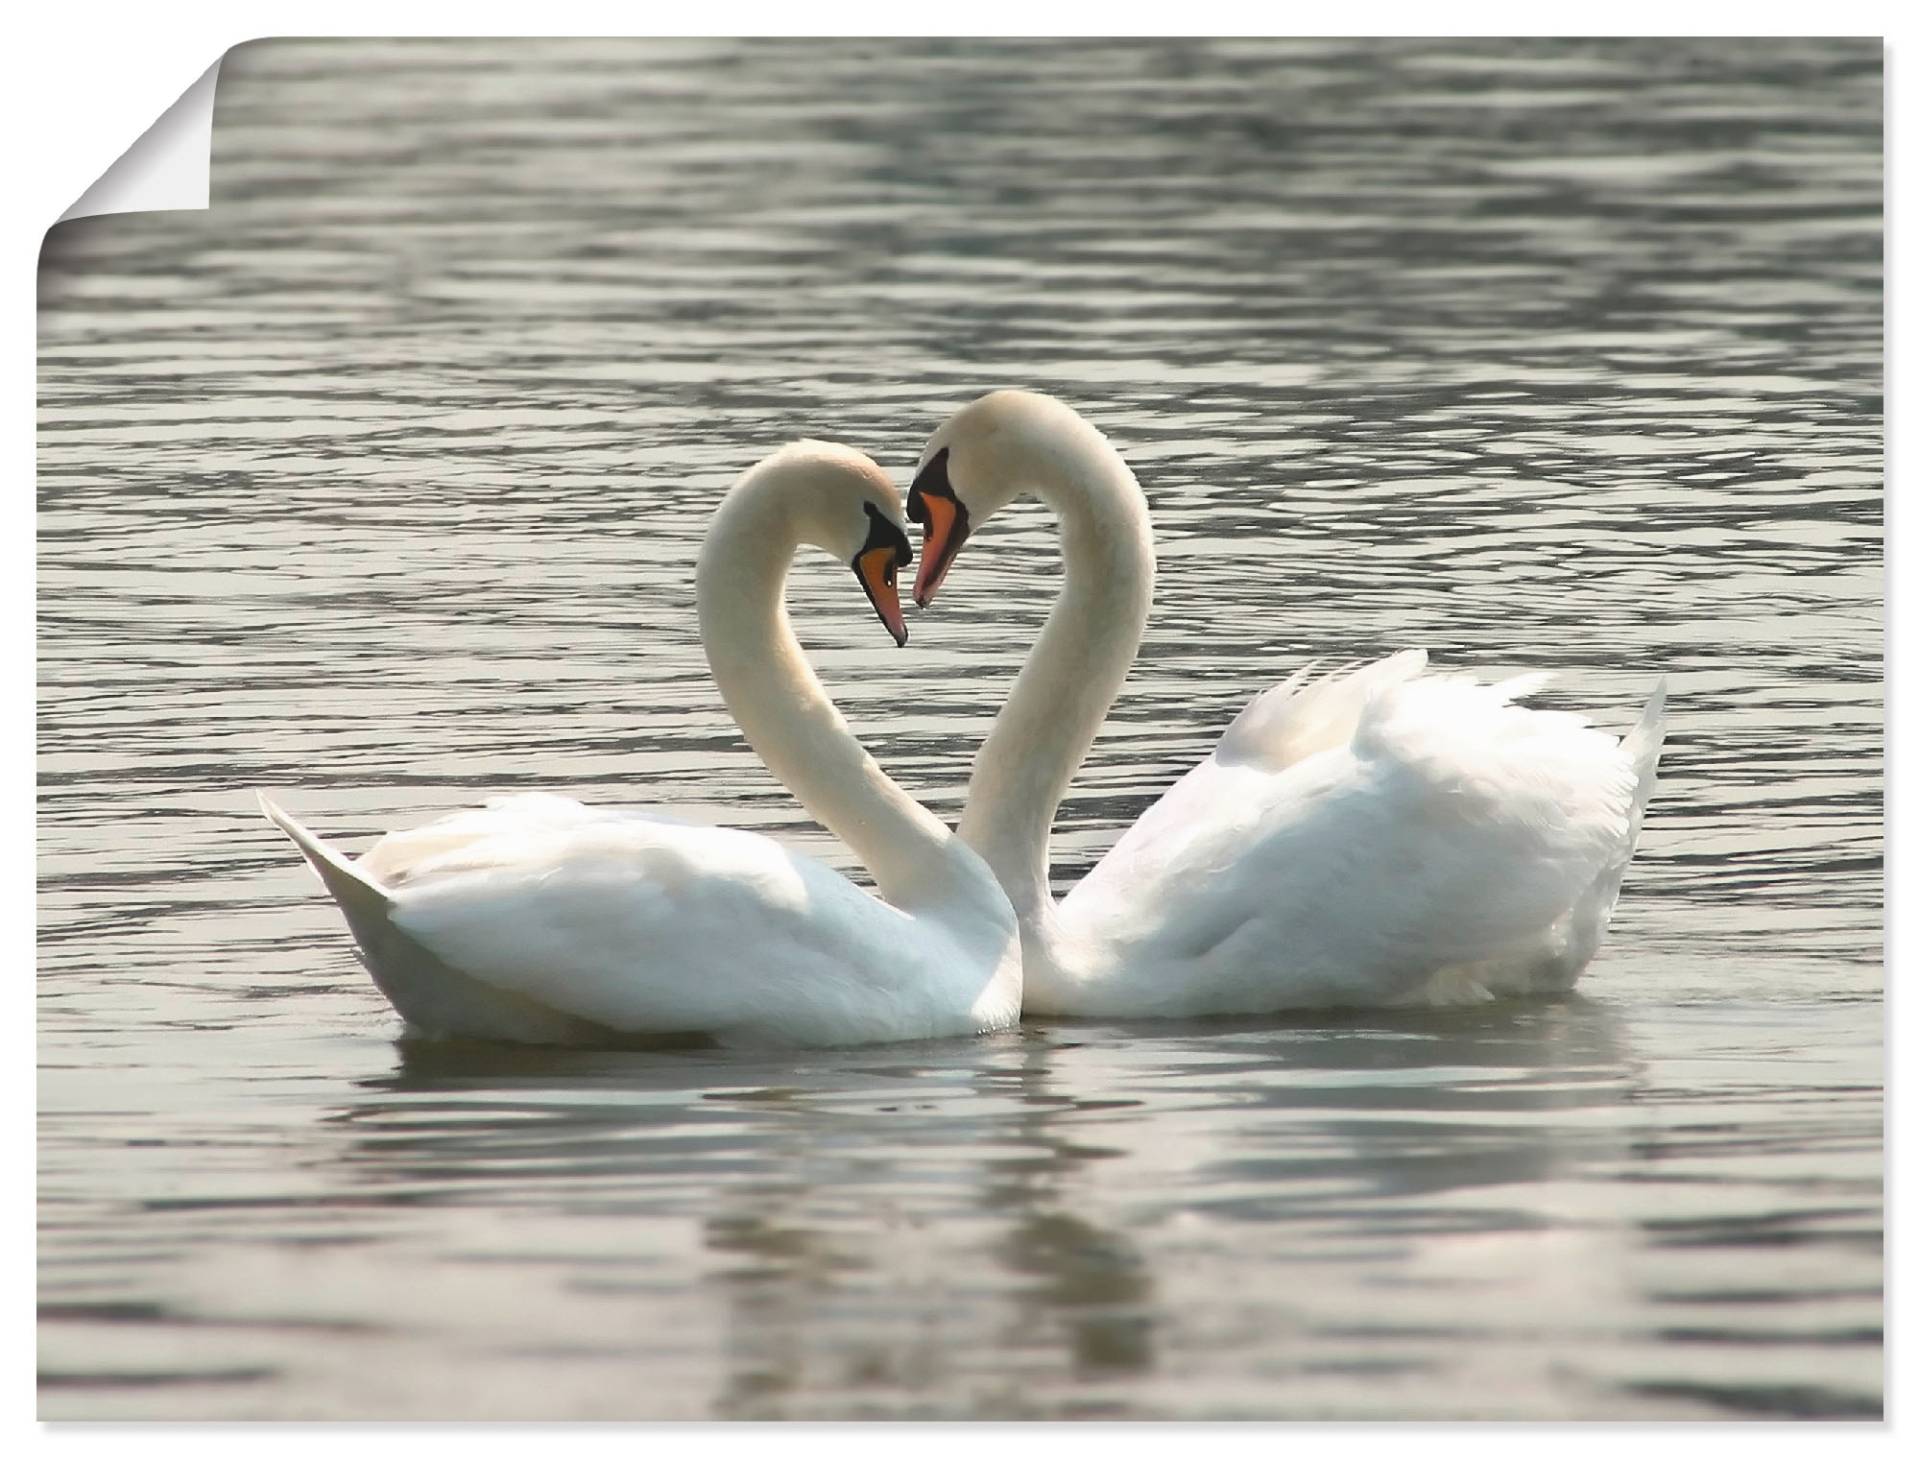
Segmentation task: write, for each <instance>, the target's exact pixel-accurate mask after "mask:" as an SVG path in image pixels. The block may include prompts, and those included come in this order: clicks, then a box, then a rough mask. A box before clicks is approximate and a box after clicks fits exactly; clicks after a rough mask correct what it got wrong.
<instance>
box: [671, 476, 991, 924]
mask: <svg viewBox="0 0 1920 1458" xmlns="http://www.w3.org/2000/svg"><path fill="white" fill-rule="evenodd" d="M750 485H751V483H750V482H749V483H745V486H746V487H750ZM797 546H798V542H797V540H796V537H795V535H794V534H793V532H792V531H791V530H790V529H787V527H786V524H785V523H784V522H783V521H782V520H781V519H780V515H779V512H778V509H777V501H767V502H763V501H761V500H757V499H756V497H755V493H753V492H752V491H751V489H743V488H736V489H735V490H734V492H733V493H731V494H730V495H729V496H728V498H727V499H726V501H725V502H723V503H722V505H721V507H720V510H719V513H718V514H717V515H716V517H715V519H714V523H713V526H712V527H711V528H710V529H709V531H708V533H707V538H706V542H705V543H704V545H703V546H702V548H701V552H700V561H699V566H698V569H697V572H696V579H695V589H696V596H697V598H698V603H699V616H700V637H701V642H702V644H703V646H704V647H705V649H706V653H707V662H708V665H709V666H710V668H711V669H712V671H713V677H714V682H715V683H716V684H718V685H719V688H720V696H721V698H723V699H724V700H725V701H726V705H727V708H728V710H729V711H730V712H731V713H732V715H733V717H734V720H735V722H736V723H737V724H738V725H739V726H740V731H741V733H742V734H743V735H744V736H745V737H746V741H747V743H748V744H749V745H750V746H752V748H753V750H754V752H755V753H757V754H758V755H759V756H760V758H761V759H762V760H763V761H764V762H765V764H766V766H767V768H768V769H769V770H770V771H772V773H773V775H774V777H775V778H776V779H778V780H779V781H780V782H781V783H782V784H784V785H785V786H786V787H787V788H788V789H789V790H791V791H792V792H793V794H794V796H795V797H796V798H797V799H798V800H799V801H800V803H801V804H802V805H804V806H805V807H806V810H807V813H808V814H809V815H811V816H813V818H814V819H815V820H817V821H819V822H820V824H822V825H823V826H825V827H826V828H827V829H828V830H829V831H830V832H832V833H833V834H834V835H835V836H837V837H838V838H839V839H840V840H841V841H842V842H843V843H844V844H845V845H846V846H847V847H848V848H849V849H850V850H852V851H853V853H854V854H855V855H856V856H858V857H859V859H860V862H861V864H862V865H864V866H865V867H866V868H867V870H868V871H869V872H871V873H872V875H873V878H874V882H875V884H876V885H877V886H878V887H879V888H880V892H881V894H882V895H883V896H885V897H886V898H887V900H889V901H891V902H893V903H894V904H895V905H898V906H905V905H909V904H916V903H917V904H927V903H930V902H934V901H938V900H941V899H943V898H946V899H950V898H951V895H952V892H953V885H954V881H955V878H956V877H957V876H958V877H960V878H962V879H964V875H965V870H964V867H962V866H961V865H960V864H959V863H958V861H957V860H956V857H957V856H958V857H964V858H965V859H966V860H969V861H970V860H971V859H972V858H971V856H969V855H967V853H966V852H965V851H964V850H963V849H962V848H961V847H960V846H959V844H958V843H957V841H956V840H955V838H954V836H953V835H952V833H951V832H950V831H949V830H948V829H947V828H946V826H945V825H943V824H941V822H940V821H939V820H938V819H937V818H936V817H935V816H934V815H933V814H932V813H930V812H929V811H927V810H926V809H924V808H922V807H921V806H920V805H919V804H918V803H917V802H916V801H915V800H914V799H913V798H912V797H911V796H909V795H908V794H906V792H905V791H903V790H901V789H900V788H899V786H897V785H895V784H894V782H893V781H892V780H891V779H889V778H888V777H887V775H886V773H885V772H884V771H883V770H882V769H881V768H880V766H879V765H878V764H877V763H876V762H875V761H874V759H873V757H872V756H871V755H869V754H868V753H867V752H866V750H865V748H863V747H862V746H861V743H860V741H859V740H858V739H857V738H855V737H854V734H853V731H852V730H851V729H849V728H848V727H847V723H846V720H845V719H844V718H842V717H841V715H840V711H839V710H838V709H837V708H835V707H834V704H833V701H832V700H831V699H829V698H828V697H827V693H826V690H825V689H824V688H823V687H822V686H821V684H820V680H819V679H818V678H817V677H816V676H815V675H814V672H813V670H812V668H811V667H810V666H809V665H808V664H807V661H806V657H805V655H804V654H803V653H802V651H801V648H800V643H799V640H798V639H797V638H795V636H794V633H793V627H792V624H791V622H790V621H789V619H788V617H787V610H786V601H785V589H786V580H787V571H788V568H789V567H790V566H791V564H792V560H793V554H794V552H795V550H796V548H797Z"/></svg>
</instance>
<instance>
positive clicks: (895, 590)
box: [853, 532, 907, 648]
mask: <svg viewBox="0 0 1920 1458" xmlns="http://www.w3.org/2000/svg"><path fill="white" fill-rule="evenodd" d="M895 535H896V536H897V535H898V533H897V532H896V533H895ZM902 550H904V548H895V547H892V546H888V545H884V544H883V545H881V546H878V547H868V548H867V549H866V550H865V551H864V552H862V553H861V554H860V555H859V556H857V557H855V558H854V559H853V573H854V576H856V577H858V578H859V579H860V585H861V586H862V587H864V588H865V589H866V590H867V601H868V602H870V603H872V604H873V610H874V612H875V613H877V614H879V617H880V621H881V622H883V623H885V624H886V625H887V631H888V632H889V633H891V634H893V642H894V646H895V647H897V648H904V647H906V646H907V620H906V618H905V617H904V616H903V615H902V614H901V612H900V589H899V587H898V585H897V573H898V570H899V562H900V556H899V554H900V552H901V551H902Z"/></svg>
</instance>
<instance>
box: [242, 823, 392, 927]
mask: <svg viewBox="0 0 1920 1458" xmlns="http://www.w3.org/2000/svg"><path fill="white" fill-rule="evenodd" d="M260 809H261V811H262V812H263V813H264V814H265V815H266V817H267V819H269V820H271V821H272V822H273V823H274V824H275V825H277V826H279V827H280V829H281V830H283V831H284V832H286V836H287V839H289V840H291V841H292V842H293V843H294V845H295V846H296V847H297V848H298V849H299V851H300V854H301V855H303V856H305V857H306V858H307V864H308V865H310V866H312V867H313V869H314V874H316V875H317V876H319V877H320V879H321V881H322V882H324V883H325V885H326V888H327V894H328V895H330V896H332V897H333V899H334V900H335V901H336V902H338V903H339V906H340V909H341V911H343V912H345V913H346V917H347V925H348V926H349V927H351V928H352V929H353V934H354V937H355V939H356V940H358V941H360V942H361V943H362V944H363V945H364V944H365V943H366V941H367V939H368V936H369V934H370V933H372V932H373V931H374V930H375V928H377V927H384V926H385V925H386V924H387V920H388V917H389V915H390V913H391V912H392V910H393V898H392V897H391V896H389V895H388V894H387V892H386V888H385V887H383V886H382V885H381V884H380V883H379V882H378V881H376V880H374V878H373V877H372V876H369V875H368V874H367V873H366V872H365V871H363V870H361V869H360V868H359V867H358V866H356V865H354V863H353V862H352V861H350V860H348V859H347V858H346V857H345V856H343V855H341V854H340V852H338V851H337V850H335V849H334V848H333V847H332V846H330V845H328V844H327V843H326V842H325V841H323V840H322V839H320V837H319V836H317V835H315V834H314V833H313V832H312V831H311V830H308V829H307V827H306V826H304V825H302V824H301V823H300V822H299V821H298V820H295V819H294V818H293V817H292V816H291V815H289V814H287V812H286V811H284V810H282V809H281V808H280V807H279V806H278V805H276V804H274V803H273V801H272V800H270V799H268V798H267V796H266V795H265V794H264V793H261V795H260Z"/></svg>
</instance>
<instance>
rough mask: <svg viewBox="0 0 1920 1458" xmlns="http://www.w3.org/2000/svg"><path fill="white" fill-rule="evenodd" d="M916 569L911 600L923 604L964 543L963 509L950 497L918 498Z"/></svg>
mask: <svg viewBox="0 0 1920 1458" xmlns="http://www.w3.org/2000/svg"><path fill="white" fill-rule="evenodd" d="M915 519H916V520H917V521H919V523H920V570H919V571H918V572H916V573H915V574H914V577H913V600H914V603H915V604H916V605H917V606H920V607H926V606H927V605H928V604H929V603H931V602H932V601H933V595H934V593H936V592H938V591H939V590H940V584H941V583H942V582H944V581H945V580H946V577H947V569H948V568H949V567H951V566H952V565H953V559H954V558H955V557H957V556H958V555H959V554H960V549H961V548H962V547H963V546H965V545H966V542H967V534H968V528H967V518H966V508H965V507H963V506H961V505H960V503H959V502H957V501H955V500H954V499H953V498H952V497H951V496H935V495H932V494H931V493H927V494H923V495H922V496H921V497H920V513H919V515H918V516H917V517H916V518H915Z"/></svg>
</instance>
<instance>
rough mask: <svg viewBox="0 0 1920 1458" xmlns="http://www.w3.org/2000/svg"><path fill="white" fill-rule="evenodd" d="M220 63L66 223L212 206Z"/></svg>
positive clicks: (86, 194)
mask: <svg viewBox="0 0 1920 1458" xmlns="http://www.w3.org/2000/svg"><path fill="white" fill-rule="evenodd" d="M219 79H220V62H219V61H217V60H216V61H215V62H214V63H213V64H212V65H211V66H209V67H207V69H206V70H205V71H204V72H203V73H202V74H201V76H200V79H199V80H198V81H196V82H194V83H193V85H191V86H189V87H188V88H187V89H186V90H185V91H184V92H183V93H181V96H180V99H179V100H178V101H176V102H174V104H173V105H172V106H170V107H168V108H167V109H166V110H165V111H163V112H162V113H161V114H160V119H159V120H158V121H156V122H155V123H154V124H153V125H152V126H150V127H148V128H147V129H146V131H144V132H142V133H141V134H140V135H139V137H137V138H136V139H135V140H134V143H133V145H132V146H131V147H129V148H127V150H126V151H124V152H122V153H121V154H120V159H119V160H118V161H117V162H115V163H114V164H113V165H112V166H111V167H109V168H108V169H107V170H106V171H105V172H103V173H101V174H100V176H99V178H98V179H97V180H96V181H95V182H94V184H93V186H92V187H89V188H88V189H87V190H86V191H85V192H83V193H82V194H81V195H80V199H79V201H78V202H76V203H74V205H73V206H72V207H70V208H68V209H67V210H66V211H65V212H64V213H62V214H61V215H60V221H61V222H63V223H64V222H66V221H67V220H68V219H70V218H88V217H93V216H95V215H97V214H100V213H152V212H171V211H175V210H178V209H183V208H205V207H208V206H210V205H211V202H212V185H213V182H212V172H213V93H214V87H215V86H216V84H217V83H218V82H219Z"/></svg>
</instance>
